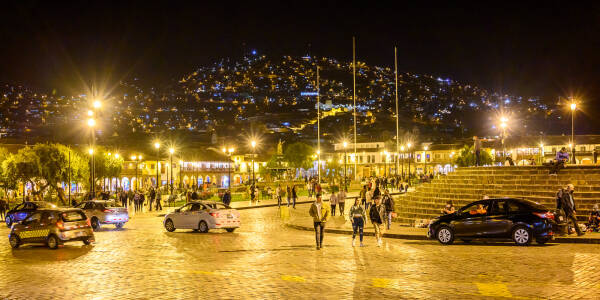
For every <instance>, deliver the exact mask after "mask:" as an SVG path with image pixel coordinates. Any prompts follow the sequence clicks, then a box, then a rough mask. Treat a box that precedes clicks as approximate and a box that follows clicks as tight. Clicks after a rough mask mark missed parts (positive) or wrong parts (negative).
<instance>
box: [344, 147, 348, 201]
mask: <svg viewBox="0 0 600 300" xmlns="http://www.w3.org/2000/svg"><path fill="white" fill-rule="evenodd" d="M347 162H348V158H347V155H346V147H344V191H346V190H347V189H348V180H347V176H348V175H347V174H346V172H347V171H346V169H347V168H348V167H347Z"/></svg>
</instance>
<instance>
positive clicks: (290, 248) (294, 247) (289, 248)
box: [219, 244, 341, 253]
mask: <svg viewBox="0 0 600 300" xmlns="http://www.w3.org/2000/svg"><path fill="white" fill-rule="evenodd" d="M338 247H341V246H338V245H327V244H325V245H323V248H324V249H326V248H338ZM314 248H315V245H291V246H281V247H280V248H271V249H267V248H259V249H236V250H221V251H219V252H225V253H244V252H280V251H294V250H306V249H314Z"/></svg>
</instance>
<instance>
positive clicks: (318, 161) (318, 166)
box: [317, 150, 321, 184]
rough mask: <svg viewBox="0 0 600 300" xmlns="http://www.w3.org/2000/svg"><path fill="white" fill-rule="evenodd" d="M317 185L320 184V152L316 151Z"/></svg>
mask: <svg viewBox="0 0 600 300" xmlns="http://www.w3.org/2000/svg"><path fill="white" fill-rule="evenodd" d="M317 183H318V184H321V150H317Z"/></svg>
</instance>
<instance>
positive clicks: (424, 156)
mask: <svg viewBox="0 0 600 300" xmlns="http://www.w3.org/2000/svg"><path fill="white" fill-rule="evenodd" d="M424 149H425V151H424V152H423V159H424V160H425V168H424V174H425V175H427V150H428V149H429V147H427V146H425V148H424Z"/></svg>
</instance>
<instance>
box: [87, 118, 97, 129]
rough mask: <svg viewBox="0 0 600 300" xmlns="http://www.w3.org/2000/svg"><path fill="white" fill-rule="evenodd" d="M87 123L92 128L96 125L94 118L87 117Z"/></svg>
mask: <svg viewBox="0 0 600 300" xmlns="http://www.w3.org/2000/svg"><path fill="white" fill-rule="evenodd" d="M87 125H88V126H89V127H90V128H93V127H94V126H96V120H94V119H93V118H89V119H88V120H87Z"/></svg>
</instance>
